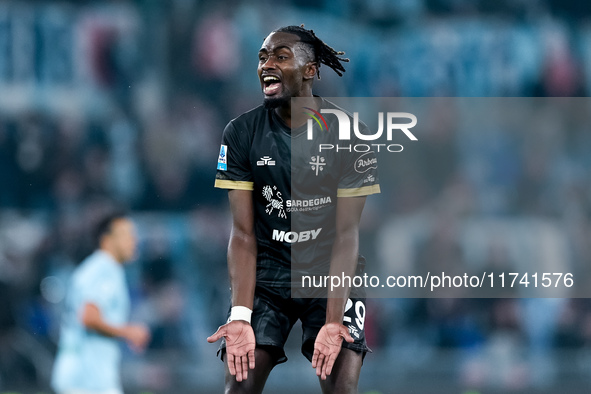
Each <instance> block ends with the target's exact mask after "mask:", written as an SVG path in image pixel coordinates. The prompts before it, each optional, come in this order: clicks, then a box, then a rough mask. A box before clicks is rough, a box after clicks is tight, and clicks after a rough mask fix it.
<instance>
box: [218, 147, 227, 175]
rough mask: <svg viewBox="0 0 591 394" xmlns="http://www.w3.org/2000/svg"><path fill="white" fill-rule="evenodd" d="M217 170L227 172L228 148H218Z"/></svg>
mask: <svg viewBox="0 0 591 394" xmlns="http://www.w3.org/2000/svg"><path fill="white" fill-rule="evenodd" d="M218 170H222V171H227V170H228V147H227V146H226V145H222V147H221V148H220V155H219V156H218Z"/></svg>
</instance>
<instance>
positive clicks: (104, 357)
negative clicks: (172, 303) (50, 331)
mask: <svg viewBox="0 0 591 394" xmlns="http://www.w3.org/2000/svg"><path fill="white" fill-rule="evenodd" d="M86 303H92V304H94V305H96V306H97V307H98V308H99V310H100V311H101V315H102V318H103V319H104V320H105V321H106V322H107V323H109V324H111V325H113V326H122V325H124V324H125V323H126V322H127V319H128V315H129V294H128V291H127V284H126V281H125V274H124V271H123V267H122V266H121V264H120V263H118V262H116V261H115V260H114V259H113V257H111V255H110V254H108V253H106V252H103V251H100V250H99V251H96V252H94V253H93V254H91V255H90V256H89V257H87V258H86V259H85V260H84V261H83V262H82V263H81V264H80V265H79V266H78V267H77V268H76V270H75V271H74V273H73V274H72V278H71V281H70V286H69V289H68V295H67V298H66V305H65V308H66V309H65V311H64V315H63V317H62V327H61V333H60V342H59V347H58V354H57V356H56V360H55V363H54V369H53V376H52V386H53V388H54V390H55V391H57V392H68V391H76V390H80V391H89V392H95V391H101V392H102V391H108V390H121V382H120V376H119V366H120V358H121V355H120V347H119V346H120V345H119V343H118V342H119V341H118V340H117V339H115V338H110V337H106V336H103V335H100V334H99V333H97V332H95V331H93V330H89V329H87V328H86V327H84V325H83V324H82V322H81V320H80V316H81V311H82V309H83V307H84V305H85V304H86Z"/></svg>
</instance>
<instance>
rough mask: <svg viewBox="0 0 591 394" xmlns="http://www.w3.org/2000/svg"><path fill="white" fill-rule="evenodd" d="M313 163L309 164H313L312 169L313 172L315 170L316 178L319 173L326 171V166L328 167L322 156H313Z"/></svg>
mask: <svg viewBox="0 0 591 394" xmlns="http://www.w3.org/2000/svg"><path fill="white" fill-rule="evenodd" d="M311 160H312V161H311V162H309V163H308V164H311V166H310V167H311V168H312V170H314V171H315V172H316V176H318V171H323V170H324V166H325V165H326V163H325V159H324V157H320V156H312V157H311Z"/></svg>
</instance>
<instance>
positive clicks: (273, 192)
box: [263, 185, 287, 219]
mask: <svg viewBox="0 0 591 394" xmlns="http://www.w3.org/2000/svg"><path fill="white" fill-rule="evenodd" d="M263 197H265V200H267V201H268V202H269V203H268V204H267V206H266V207H265V212H267V213H268V214H269V215H271V214H272V213H273V210H276V211H277V217H279V218H281V219H287V214H286V213H285V208H284V207H283V197H281V192H280V191H277V186H273V187H271V186H269V185H267V186H264V187H263Z"/></svg>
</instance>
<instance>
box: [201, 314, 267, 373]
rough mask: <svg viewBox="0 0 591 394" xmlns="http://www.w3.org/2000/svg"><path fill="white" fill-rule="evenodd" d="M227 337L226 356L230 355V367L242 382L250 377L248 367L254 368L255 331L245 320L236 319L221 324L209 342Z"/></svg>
mask: <svg viewBox="0 0 591 394" xmlns="http://www.w3.org/2000/svg"><path fill="white" fill-rule="evenodd" d="M222 337H225V338H226V356H227V357H228V369H229V370H230V373H231V374H232V375H234V376H236V381H237V382H242V381H243V380H246V378H247V377H248V369H249V368H250V369H254V349H255V346H256V342H255V338H254V331H253V330H252V327H251V326H250V324H249V323H248V322H246V321H244V320H234V321H231V322H229V323H226V324H224V325H223V326H220V328H218V330H217V331H216V332H215V333H214V334H213V335H212V336H210V337H209V338H207V342H209V343H214V342H216V341H218V340H219V339H221V338H222Z"/></svg>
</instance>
